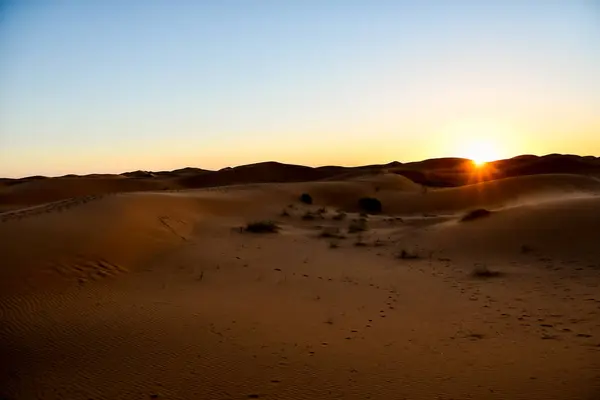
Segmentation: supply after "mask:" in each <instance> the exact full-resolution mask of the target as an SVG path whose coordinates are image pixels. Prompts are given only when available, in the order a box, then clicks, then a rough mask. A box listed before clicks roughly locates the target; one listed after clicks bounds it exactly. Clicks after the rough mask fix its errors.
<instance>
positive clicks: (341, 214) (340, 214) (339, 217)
mask: <svg viewBox="0 0 600 400" xmlns="http://www.w3.org/2000/svg"><path fill="white" fill-rule="evenodd" d="M344 218H346V213H345V212H343V211H340V212H338V213H337V214H335V215H334V216H333V217H332V219H333V220H335V221H341V220H343V219H344Z"/></svg>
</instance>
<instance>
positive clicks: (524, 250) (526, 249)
mask: <svg viewBox="0 0 600 400" xmlns="http://www.w3.org/2000/svg"><path fill="white" fill-rule="evenodd" d="M532 251H533V248H531V246H528V245H526V244H524V245H522V246H521V253H523V254H527V253H531V252H532Z"/></svg>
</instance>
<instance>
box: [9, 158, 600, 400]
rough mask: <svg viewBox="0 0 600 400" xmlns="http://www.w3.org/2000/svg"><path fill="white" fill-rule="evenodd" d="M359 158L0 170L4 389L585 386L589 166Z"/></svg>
mask: <svg viewBox="0 0 600 400" xmlns="http://www.w3.org/2000/svg"><path fill="white" fill-rule="evenodd" d="M267 167H268V165H267ZM270 167H272V168H277V166H270ZM264 168H265V167H263V170H264ZM332 168H333V167H332ZM261 171H262V170H261ZM225 172H226V173H228V174H229V173H230V172H227V171H225ZM363 172H364V173H356V171H354V172H353V173H350V174H349V173H348V171H338V170H336V171H335V173H336V174H339V176H340V178H334V177H330V176H325V175H326V174H324V175H323V176H320V175H319V176H316V175H315V176H311V177H310V178H311V179H308V180H311V181H310V182H301V180H302V176H301V175H298V177H296V178H294V179H289V182H286V175H285V174H282V175H278V174H274V175H269V176H268V177H267V178H264V175H261V176H256V177H255V178H256V179H255V181H256V182H257V183H238V184H236V181H235V179H237V178H235V179H234V178H228V179H226V180H224V181H222V182H218V181H214V179H215V178H210V179H213V181H210V182H208V181H206V182H208V183H205V184H202V185H199V184H198V182H199V181H202V182H205V181H203V179H208V178H203V176H204V175H203V174H204V173H203V172H195V173H196V175H194V176H182V175H181V174H179V175H178V176H176V177H173V176H171V175H168V174H167V175H164V176H162V177H161V175H160V174H159V175H157V176H154V177H142V178H139V179H137V178H128V177H124V176H96V177H94V176H92V177H78V178H73V177H65V178H52V179H34V180H33V181H31V182H24V183H20V184H18V185H16V184H9V183H7V182H0V203H1V205H2V207H3V208H2V209H0V257H1V258H0V262H1V267H0V359H1V360H2V361H1V363H0V398H2V399H147V398H156V399H245V398H246V399H247V398H261V399H335V398H344V399H523V400H525V399H527V400H529V399H585V400H593V399H599V398H600V289H599V285H600V245H599V243H600V181H599V180H598V179H597V178H596V177H594V176H587V175H584V174H574V173H570V174H555V173H551V174H541V175H527V176H512V177H503V178H500V179H490V180H488V181H486V182H480V183H474V184H467V185H462V186H457V187H446V188H429V189H428V190H427V191H424V190H423V188H422V186H421V185H420V184H417V183H415V182H413V181H412V180H410V179H408V178H407V177H405V176H402V175H398V174H395V173H389V171H388V172H386V171H385V170H383V171H379V172H378V173H374V172H372V171H371V172H369V171H363ZM261 173H264V171H263V172H261ZM269 174H271V172H269ZM183 175H185V173H184V174H183ZM341 177H343V178H341ZM269 180H270V181H271V182H265V181H269ZM294 181H298V182H294ZM186 182H187V183H186ZM190 182H196V186H203V185H204V186H209V184H210V185H212V187H201V188H193V186H194V185H191V184H190ZM186 185H187V186H186ZM302 193H308V194H310V195H311V196H312V198H313V204H304V203H302V202H300V201H299V200H298V199H299V196H300V194H302ZM362 197H375V198H377V199H379V200H380V201H381V203H382V205H383V212H382V213H380V214H373V215H364V214H363V215H362V216H361V215H360V214H359V213H360V212H361V210H360V209H359V207H358V200H359V199H360V198H362ZM479 208H484V209H486V210H489V211H490V212H491V213H490V214H489V215H486V216H483V217H481V218H477V219H474V220H471V221H462V218H463V216H464V215H465V213H467V212H469V211H470V210H474V209H479ZM2 211H4V212H2ZM361 218H362V219H363V222H361V224H362V226H363V227H364V231H360V232H354V233H349V232H348V227H349V226H350V225H352V224H357V221H359V220H360V219H361ZM266 220H271V221H275V222H276V224H277V225H278V226H279V227H280V229H279V231H278V232H276V233H252V232H246V231H243V229H240V227H242V228H243V227H244V226H245V225H246V224H247V223H249V222H253V221H266ZM364 220H366V221H364Z"/></svg>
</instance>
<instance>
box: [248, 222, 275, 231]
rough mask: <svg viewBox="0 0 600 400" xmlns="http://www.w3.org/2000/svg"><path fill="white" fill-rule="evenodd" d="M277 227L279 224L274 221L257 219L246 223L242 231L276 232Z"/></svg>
mask: <svg viewBox="0 0 600 400" xmlns="http://www.w3.org/2000/svg"><path fill="white" fill-rule="evenodd" d="M279 229H280V228H279V226H278V225H277V223H275V222H274V221H257V222H250V223H248V224H247V225H246V227H245V228H244V231H245V232H251V233H277V232H278V231H279Z"/></svg>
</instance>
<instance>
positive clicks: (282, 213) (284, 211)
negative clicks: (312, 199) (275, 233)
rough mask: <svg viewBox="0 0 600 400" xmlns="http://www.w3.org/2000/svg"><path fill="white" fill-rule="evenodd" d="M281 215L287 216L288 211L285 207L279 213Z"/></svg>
mask: <svg viewBox="0 0 600 400" xmlns="http://www.w3.org/2000/svg"><path fill="white" fill-rule="evenodd" d="M280 215H281V216H282V217H289V216H290V212H289V211H288V210H287V209H283V210H282V211H281V214H280Z"/></svg>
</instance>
